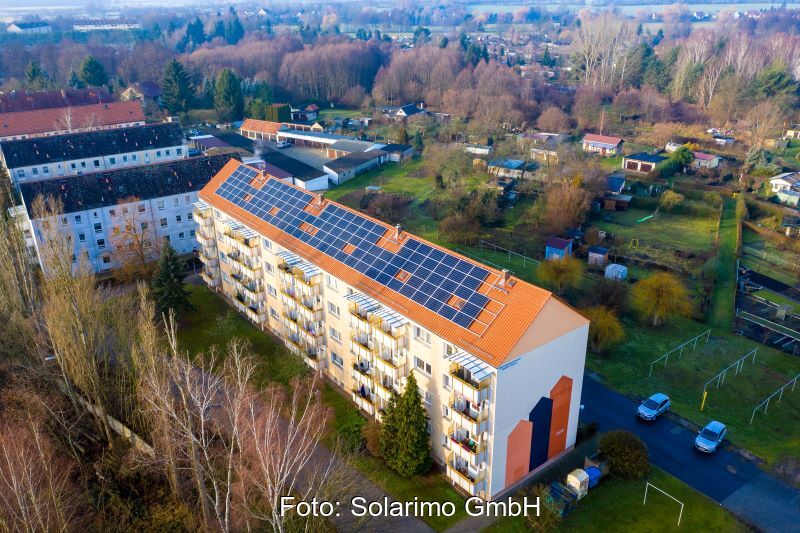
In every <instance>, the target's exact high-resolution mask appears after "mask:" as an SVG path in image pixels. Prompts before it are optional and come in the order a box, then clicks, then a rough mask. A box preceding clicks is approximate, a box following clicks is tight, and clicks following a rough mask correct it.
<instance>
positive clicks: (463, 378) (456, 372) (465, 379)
mask: <svg viewBox="0 0 800 533" xmlns="http://www.w3.org/2000/svg"><path fill="white" fill-rule="evenodd" d="M450 375H451V376H453V377H454V378H456V379H457V380H459V381H460V382H462V383H464V384H465V385H468V386H469V387H471V388H473V389H475V390H477V391H480V390H483V389H485V388H486V387H488V386H489V381H488V380H483V381H481V382H478V381H475V380H474V379H472V378H471V377H470V376H468V375H467V373H466V371H465V370H464V369H463V368H461V367H458V368H456V369H453V370H450Z"/></svg>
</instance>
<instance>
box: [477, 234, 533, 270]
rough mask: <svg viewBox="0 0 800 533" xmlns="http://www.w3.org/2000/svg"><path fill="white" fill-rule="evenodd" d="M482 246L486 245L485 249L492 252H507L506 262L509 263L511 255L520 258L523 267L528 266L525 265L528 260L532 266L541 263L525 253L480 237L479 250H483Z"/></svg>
mask: <svg viewBox="0 0 800 533" xmlns="http://www.w3.org/2000/svg"><path fill="white" fill-rule="evenodd" d="M484 247H486V248H487V249H490V250H491V251H493V252H502V253H505V254H508V262H509V263H510V262H511V256H512V255H514V256H517V257H519V258H520V259H522V266H523V267H527V266H528V265H527V262H528V261H530V262H531V263H533V264H534V266H538V265H539V264H540V263H541V261H539V260H537V259H534V258H532V257H528V256H527V255H522V254H520V253H517V252H514V251H512V250H509V249H508V248H503V247H502V246H498V245H496V244H495V243H493V242H489V241H484V240H483V239H481V242H480V248H481V252H483V251H484V250H483V249H484Z"/></svg>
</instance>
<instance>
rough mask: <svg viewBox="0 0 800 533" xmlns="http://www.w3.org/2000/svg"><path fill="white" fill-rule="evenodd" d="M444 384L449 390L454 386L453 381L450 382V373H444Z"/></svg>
mask: <svg viewBox="0 0 800 533" xmlns="http://www.w3.org/2000/svg"><path fill="white" fill-rule="evenodd" d="M442 386H443V387H444V388H445V389H447V390H450V389H451V388H452V387H453V385H452V383H451V382H450V374H442Z"/></svg>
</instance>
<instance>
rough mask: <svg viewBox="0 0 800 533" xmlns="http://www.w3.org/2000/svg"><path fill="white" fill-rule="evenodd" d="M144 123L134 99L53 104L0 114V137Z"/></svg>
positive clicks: (140, 106)
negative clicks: (52, 106)
mask: <svg viewBox="0 0 800 533" xmlns="http://www.w3.org/2000/svg"><path fill="white" fill-rule="evenodd" d="M131 122H144V110H143V109H142V104H141V103H140V102H137V101H129V102H109V103H107V104H91V105H79V106H74V107H54V108H50V109H36V110H33V111H17V112H13V113H2V114H0V137H11V136H17V135H41V134H44V133H50V132H58V131H66V130H67V129H72V130H73V131H75V130H85V129H87V128H89V127H90V126H114V125H116V124H128V123H131Z"/></svg>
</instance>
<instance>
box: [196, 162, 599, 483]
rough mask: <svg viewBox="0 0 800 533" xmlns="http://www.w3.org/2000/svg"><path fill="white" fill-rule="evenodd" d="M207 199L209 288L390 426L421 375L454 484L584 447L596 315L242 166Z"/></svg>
mask: <svg viewBox="0 0 800 533" xmlns="http://www.w3.org/2000/svg"><path fill="white" fill-rule="evenodd" d="M199 198H200V201H199V202H198V203H197V206H196V209H195V219H196V220H197V221H198V223H199V225H200V227H199V229H198V232H197V239H198V242H199V244H200V246H201V251H200V258H201V260H202V261H203V262H204V264H205V268H204V271H203V273H202V277H203V279H204V280H205V281H206V283H208V285H209V286H210V287H212V288H213V289H214V290H216V291H218V292H221V293H222V294H223V295H225V296H226V297H227V298H228V299H229V301H230V302H231V304H232V305H233V306H234V307H236V308H237V309H238V310H239V311H240V312H241V313H242V314H243V315H245V316H247V317H248V318H249V319H250V320H251V321H253V322H254V323H255V324H257V325H258V326H259V327H261V328H262V329H265V330H269V331H272V332H273V333H275V334H276V335H278V336H279V337H280V338H281V339H283V340H284V342H285V343H286V345H287V346H288V347H289V348H290V349H291V350H292V351H293V352H294V353H296V354H297V355H298V356H300V357H302V358H303V359H304V360H305V362H306V363H307V364H308V365H309V366H310V367H311V368H313V369H314V370H315V371H318V372H320V373H323V374H324V375H326V376H327V377H328V378H329V379H330V380H332V381H333V382H335V383H336V384H338V385H339V386H340V387H342V388H343V389H345V390H346V391H348V392H349V393H350V394H351V398H352V400H353V402H354V403H355V404H356V405H357V406H358V407H359V408H360V409H361V410H362V411H364V412H365V413H366V414H367V415H369V416H371V417H375V418H377V419H378V420H380V419H381V416H382V412H383V409H384V408H385V407H386V405H387V402H388V400H389V398H390V397H391V394H392V393H393V392H399V391H402V390H403V387H404V386H405V384H406V383H407V376H408V374H409V372H412V371H413V372H414V374H415V377H416V378H417V382H418V384H419V387H420V394H421V396H422V398H423V401H424V403H425V406H426V409H427V411H428V415H429V417H430V433H431V441H432V447H431V451H432V454H433V457H434V459H435V460H436V461H437V462H438V463H439V464H441V465H445V470H446V475H447V477H448V479H449V480H450V481H451V483H452V484H453V485H454V486H457V487H459V488H460V489H461V490H462V491H464V492H466V493H468V494H471V495H476V496H480V497H483V498H487V499H490V498H496V497H498V496H499V495H501V494H503V493H505V492H508V491H509V490H510V489H511V488H512V487H514V486H515V485H516V484H518V483H519V482H520V481H521V480H523V479H524V478H526V477H527V476H528V475H529V474H530V473H531V472H532V471H533V470H535V469H538V468H540V467H541V466H542V465H544V464H546V463H548V462H549V461H552V460H555V459H556V458H558V457H559V456H560V455H561V454H563V453H564V452H566V451H568V450H569V449H570V448H571V447H572V446H573V445H574V443H575V437H576V431H577V424H578V414H579V407H580V395H581V387H582V382H583V369H584V362H585V356H586V341H587V335H588V328H589V321H588V320H587V319H586V318H585V317H584V316H582V315H581V314H579V313H578V312H576V311H575V310H573V309H571V308H570V307H569V306H568V305H566V304H565V303H563V302H562V301H561V300H559V299H558V298H557V297H555V296H554V295H553V294H551V293H550V292H548V291H546V290H544V289H541V288H539V287H535V286H533V285H530V284H528V283H526V282H524V281H522V280H520V279H518V278H515V277H513V276H510V275H509V273H508V272H507V271H497V270H493V269H490V268H489V267H486V266H484V265H481V264H479V263H476V262H474V261H471V260H470V259H467V258H465V257H462V256H460V255H458V254H455V253H453V252H451V251H449V250H447V249H444V248H441V247H439V246H436V245H433V244H431V243H428V242H426V241H424V240H423V239H420V238H417V237H415V236H413V235H410V234H408V233H406V232H403V231H402V230H401V229H400V228H399V226H398V227H396V228H395V227H392V226H389V225H386V224H384V223H382V222H379V221H377V220H374V219H371V218H369V217H367V216H365V215H363V214H361V213H359V212H357V211H354V210H351V209H349V208H346V207H344V206H342V205H339V204H337V203H335V202H332V201H329V200H324V199H323V198H322V197H321V196H319V195H317V194H314V193H311V192H308V191H305V190H303V189H301V188H299V187H295V186H293V185H291V184H288V183H286V182H285V181H283V180H279V179H276V178H274V177H271V176H267V175H265V174H264V173H262V172H261V171H259V170H258V169H256V168H253V167H250V166H247V165H244V164H241V163H239V162H237V161H231V162H230V163H228V164H227V165H226V166H225V168H224V169H222V171H220V172H219V174H217V175H216V176H215V177H214V178H213V179H212V180H211V182H210V183H209V184H208V185H207V186H206V187H205V188H204V189H203V190H202V191H201V192H200V194H199Z"/></svg>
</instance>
